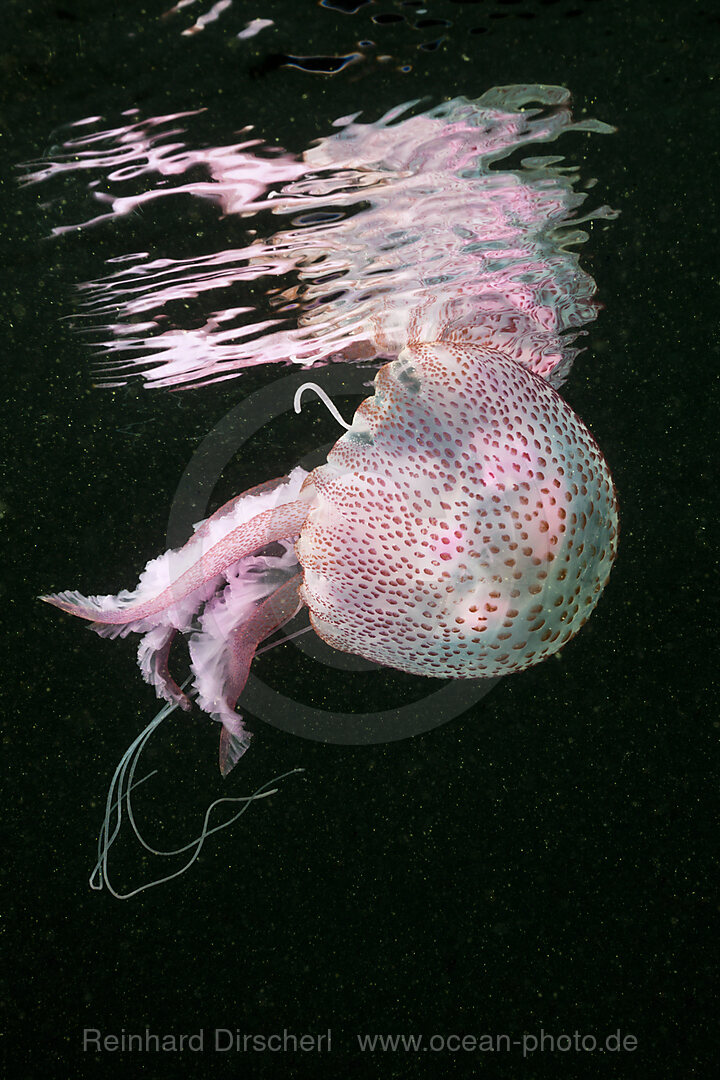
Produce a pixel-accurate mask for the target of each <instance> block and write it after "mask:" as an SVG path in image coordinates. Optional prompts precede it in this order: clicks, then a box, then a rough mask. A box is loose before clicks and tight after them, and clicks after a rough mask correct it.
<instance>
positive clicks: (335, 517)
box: [295, 342, 617, 678]
mask: <svg viewBox="0 0 720 1080" xmlns="http://www.w3.org/2000/svg"><path fill="white" fill-rule="evenodd" d="M375 385H376V393H375V395H374V396H373V397H371V398H368V399H367V401H365V402H364V403H363V404H362V405H361V406H360V408H359V409H358V411H357V413H356V414H355V417H354V419H353V424H352V426H351V428H350V430H349V431H348V432H347V433H346V434H345V435H343V436H342V437H341V438H340V439H339V440H338V442H337V443H336V444H335V446H334V447H333V449H332V450H331V452H330V453H329V455H328V460H327V464H326V465H323V466H320V467H319V468H318V469H316V470H315V471H314V472H313V473H312V474H311V477H310V478H309V481H308V482H311V483H312V484H313V487H314V489H315V491H316V492H317V496H316V499H315V501H314V503H313V505H312V509H311V511H310V513H309V515H308V518H307V520H306V522H305V524H304V525H303V528H302V530H301V533H300V536H299V539H298V541H297V543H296V545H295V551H296V554H297V558H298V560H299V562H300V564H301V565H302V568H303V584H302V588H301V596H302V598H303V600H304V601H305V603H306V604H307V605H308V608H309V610H310V619H311V622H312V625H313V627H314V629H315V630H316V631H317V633H318V634H319V635H320V636H321V637H322V638H323V639H324V640H325V641H326V642H328V644H330V645H332V646H334V647H335V648H338V649H341V650H343V651H347V652H354V653H358V654H359V655H361V656H364V657H366V658H367V659H369V660H374V661H376V662H377V663H380V664H385V665H388V666H390V667H394V668H399V669H400V670H402V671H407V672H410V673H412V674H416V675H426V676H428V675H429V676H437V677H440V678H488V677H491V676H495V675H502V674H507V673H510V672H513V671H521V670H523V669H524V668H527V667H529V666H531V665H532V664H535V663H538V662H539V661H541V660H544V659H545V658H546V657H548V656H549V655H550V654H551V653H554V652H556V651H557V650H558V649H560V648H561V647H562V646H563V645H564V644H566V642H567V641H569V640H570V638H571V637H572V636H573V635H574V634H575V633H577V631H578V630H579V629H580V627H581V626H582V625H583V623H584V622H585V621H586V620H587V618H588V617H589V615H590V613H591V612H592V610H593V608H594V607H595V605H596V603H597V601H598V599H599V596H600V594H601V592H602V589H603V588H604V586H605V583H606V581H607V579H608V575H609V573H610V567H611V565H612V561H613V559H614V556H615V550H616V538H617V506H616V499H615V491H614V487H613V483H612V479H611V477H610V473H609V470H608V468H607V465H606V463H605V461H604V459H603V457H602V454H601V453H600V451H599V450H598V448H597V445H596V444H595V442H594V440H593V438H592V436H591V435H590V433H589V432H588V431H587V428H585V426H584V425H583V424H582V422H581V421H580V420H579V418H578V417H577V416H576V415H575V414H574V413H573V412H572V410H571V409H570V408H569V406H568V405H567V404H566V403H565V402H564V401H563V399H562V398H561V397H560V396H559V394H558V393H557V392H556V391H555V390H553V388H552V387H551V386H549V385H548V384H547V383H546V382H544V381H543V380H542V379H540V378H539V377H538V376H536V375H534V374H532V373H531V372H529V371H528V370H526V369H525V368H523V367H522V366H521V365H519V364H517V363H515V362H514V361H512V360H507V359H505V358H502V357H497V356H492V355H487V354H484V353H483V351H482V349H480V348H479V347H477V346H473V345H468V344H456V343H449V342H445V343H433V344H428V343H425V344H417V345H413V344H410V345H408V346H407V347H406V348H405V349H404V350H403V352H402V353H401V354H400V357H399V358H398V360H397V361H395V362H394V363H392V364H388V365H386V366H385V367H384V368H382V369H381V371H380V372H379V373H378V375H377V377H376V380H375Z"/></svg>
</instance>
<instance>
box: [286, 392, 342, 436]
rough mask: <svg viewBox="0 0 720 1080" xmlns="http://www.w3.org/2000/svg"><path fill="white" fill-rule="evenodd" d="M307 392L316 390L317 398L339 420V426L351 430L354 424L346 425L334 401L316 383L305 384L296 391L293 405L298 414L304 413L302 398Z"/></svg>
mask: <svg viewBox="0 0 720 1080" xmlns="http://www.w3.org/2000/svg"><path fill="white" fill-rule="evenodd" d="M306 390H314V391H315V393H316V394H317V396H318V397H319V398H320V400H321V401H322V403H323V405H324V406H325V408H326V409H327V410H328V412H329V413H330V415H331V416H332V417H334V419H335V420H337V422H338V424H340V426H341V427H344V428H345V430H346V431H349V430H350V428H351V427H352V424H346V423H345V421H344V420H343V418H342V416H341V415H340V413H339V412H338V411H337V409H336V408H335V406H334V405H333V403H332V401H331V400H330V398H329V397H328V395H327V394H326V393H325V391H324V390H323V388H322V386H318V384H317V383H314V382H306V383H303V384H302V386H299V387H298V388H297V390H296V391H295V400H294V402H293V405H294V408H295V412H296V413H300V412H302V396H303V394H304V392H305V391H306Z"/></svg>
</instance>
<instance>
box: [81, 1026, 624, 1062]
mask: <svg viewBox="0 0 720 1080" xmlns="http://www.w3.org/2000/svg"><path fill="white" fill-rule="evenodd" d="M355 1042H356V1044H357V1048H358V1049H359V1050H360V1051H361V1052H365V1053H371V1054H372V1053H393V1052H395V1053H398V1052H400V1053H417V1052H418V1051H423V1050H429V1051H431V1052H435V1053H440V1052H443V1051H445V1052H446V1053H451V1054H456V1053H458V1052H465V1053H473V1052H474V1053H511V1052H513V1051H515V1052H517V1051H519V1052H520V1053H521V1054H522V1056H523V1057H524V1058H527V1057H530V1056H531V1055H533V1054H537V1053H559V1054H564V1053H567V1052H568V1051H575V1052H580V1053H583V1052H585V1053H608V1054H616V1053H622V1052H625V1053H628V1052H630V1053H632V1052H633V1051H634V1050H637V1045H638V1041H637V1038H636V1037H635V1036H634V1035H631V1034H629V1033H624V1032H622V1031H620V1029H619V1028H618V1029H617V1030H616V1031H611V1032H609V1033H608V1034H607V1035H602V1036H601V1035H598V1036H596V1035H590V1034H581V1032H579V1031H574V1032H573V1033H572V1034H565V1033H562V1034H557V1035H553V1034H551V1033H550V1032H547V1031H545V1029H544V1028H541V1029H540V1031H539V1032H537V1033H532V1032H525V1033H523V1035H520V1036H511V1035H505V1034H499V1033H498V1034H494V1035H491V1034H485V1035H468V1034H466V1035H454V1034H448V1035H430V1036H423V1035H369V1034H366V1035H360V1034H356V1035H355ZM82 1047H83V1050H85V1051H87V1052H90V1053H93V1052H94V1053H113V1052H118V1051H120V1052H125V1053H144V1052H146V1051H149V1052H150V1053H153V1052H155V1053H166V1054H172V1053H180V1052H184V1051H188V1050H189V1051H190V1052H191V1053H195V1054H198V1053H203V1052H204V1051H210V1052H215V1053H227V1052H228V1051H231V1052H232V1051H234V1052H236V1053H248V1052H249V1053H253V1052H254V1053H263V1052H267V1051H269V1052H270V1053H283V1052H285V1053H288V1052H289V1053H297V1052H298V1051H300V1052H303V1053H308V1052H309V1053H312V1052H315V1053H318V1054H322V1053H325V1054H327V1053H329V1052H330V1051H331V1050H332V1030H331V1029H330V1028H328V1029H327V1031H326V1032H324V1033H323V1034H322V1035H319V1034H303V1035H297V1034H295V1033H294V1032H291V1031H288V1029H287V1028H284V1029H283V1030H282V1031H281V1032H274V1033H273V1034H269V1035H260V1034H254V1033H248V1032H245V1031H239V1030H237V1029H236V1030H234V1031H233V1030H232V1029H231V1028H208V1029H205V1028H199V1029H198V1030H197V1031H194V1032H185V1033H182V1034H181V1033H180V1032H166V1033H164V1034H158V1033H156V1032H153V1031H151V1030H150V1028H145V1031H143V1032H129V1031H126V1030H125V1028H122V1029H121V1030H120V1032H119V1033H114V1034H110V1033H105V1032H102V1031H100V1029H99V1028H84V1029H83V1039H82Z"/></svg>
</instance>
